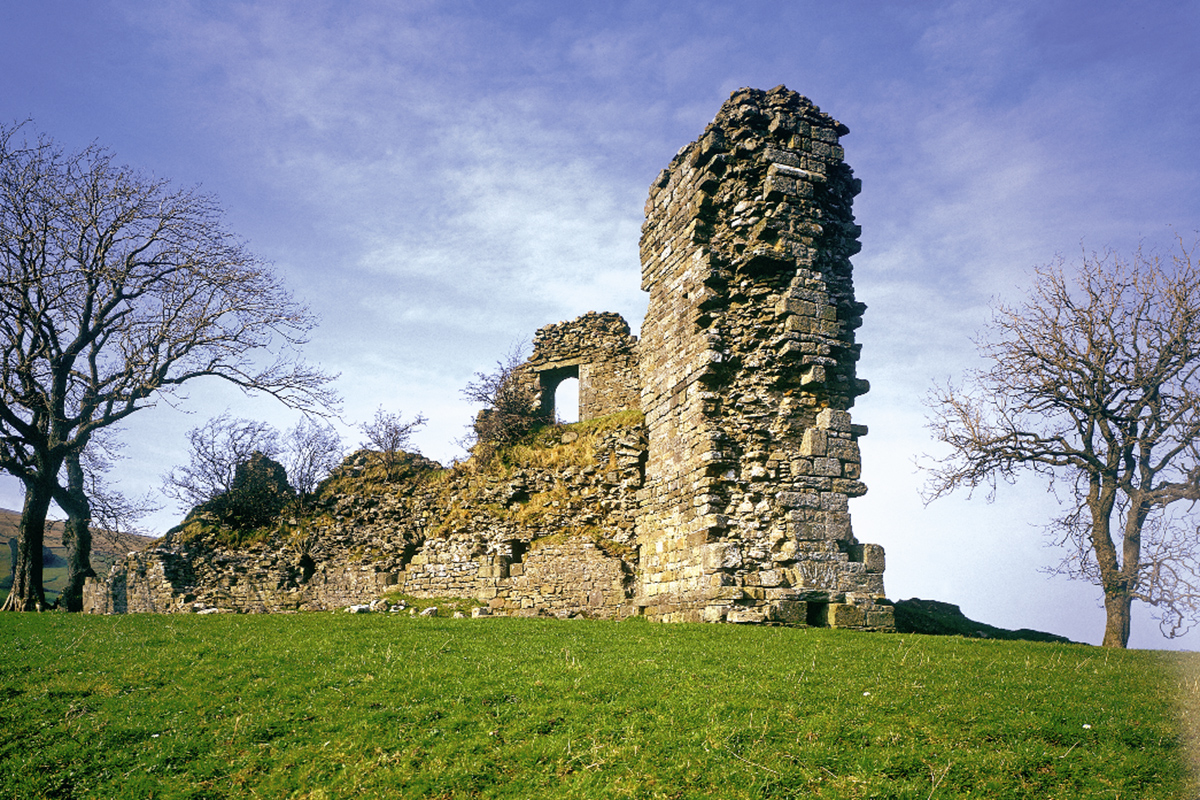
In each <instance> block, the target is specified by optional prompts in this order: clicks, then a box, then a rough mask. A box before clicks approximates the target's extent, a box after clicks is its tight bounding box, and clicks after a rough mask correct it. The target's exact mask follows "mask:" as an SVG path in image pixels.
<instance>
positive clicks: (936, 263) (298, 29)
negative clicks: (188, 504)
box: [0, 0, 1200, 648]
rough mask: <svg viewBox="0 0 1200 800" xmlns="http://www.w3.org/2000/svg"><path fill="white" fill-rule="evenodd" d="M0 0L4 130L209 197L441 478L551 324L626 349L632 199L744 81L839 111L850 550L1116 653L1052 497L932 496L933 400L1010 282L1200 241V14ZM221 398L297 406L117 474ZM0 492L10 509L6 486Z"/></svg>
mask: <svg viewBox="0 0 1200 800" xmlns="http://www.w3.org/2000/svg"><path fill="white" fill-rule="evenodd" d="M574 6H578V7H577V8H576V7H574ZM0 7H2V9H3V15H2V17H0V18H2V19H3V24H2V25H0V119H2V120H4V121H5V122H6V123H11V122H15V121H19V120H22V119H25V118H32V119H33V121H34V122H35V124H36V127H37V129H38V130H39V131H41V132H44V133H47V134H49V135H51V136H53V137H55V138H56V139H58V140H59V141H60V142H62V143H63V144H64V145H66V146H68V147H71V148H75V147H81V146H84V145H86V144H88V143H90V142H92V141H99V142H101V143H103V144H105V145H107V146H109V147H111V148H112V149H113V150H114V151H115V152H116V153H117V156H118V158H119V160H120V161H123V162H125V163H129V164H131V165H134V166H137V167H139V168H141V169H143V170H145V171H146V172H148V173H153V174H155V175H159V176H165V177H170V178H171V179H173V180H174V181H176V182H177V183H180V184H187V185H192V184H200V185H202V187H203V188H204V189H205V190H206V191H209V192H212V193H213V194H215V195H216V196H217V197H219V199H220V201H221V203H222V205H223V206H224V207H225V209H226V210H227V224H228V227H229V228H230V229H232V230H234V231H236V232H237V233H238V234H239V235H241V236H243V237H245V238H246V239H247V240H248V241H249V243H250V245H251V247H252V248H253V249H254V250H255V251H256V252H257V253H258V254H259V255H261V256H263V257H265V258H267V259H269V260H271V261H273V262H274V263H275V265H276V268H277V269H278V271H279V272H280V274H281V275H282V276H283V277H284V279H285V280H286V282H287V283H288V285H289V286H290V287H291V288H292V289H293V291H294V292H295V293H296V295H297V296H298V297H299V298H300V299H302V300H304V301H305V302H307V303H308V304H309V305H310V306H311V307H312V308H313V310H314V311H316V312H317V313H318V314H319V315H320V317H321V319H322V324H321V327H320V328H319V329H318V330H317V331H316V333H315V335H314V336H313V340H312V342H311V344H310V346H309V348H308V349H307V351H306V352H307V354H308V356H309V358H310V359H311V360H313V361H316V362H319V363H321V364H322V365H324V366H325V367H326V368H327V369H330V370H332V371H336V372H339V373H341V378H340V379H339V382H338V389H339V390H340V391H341V393H342V394H343V395H344V396H345V398H346V404H345V418H346V420H347V422H348V423H349V426H353V425H354V424H355V423H358V422H362V421H365V420H367V419H369V418H370V417H371V416H372V414H373V413H374V411H375V409H376V408H377V407H379V406H381V405H382V406H384V407H386V408H388V409H390V410H403V411H405V412H408V413H409V414H414V413H417V412H421V413H424V414H425V415H426V416H427V417H429V420H430V422H429V425H428V426H427V428H426V429H425V430H424V431H422V432H421V433H420V434H419V435H418V436H417V437H416V442H417V444H418V445H419V446H420V448H421V450H422V451H423V452H424V453H425V454H426V455H428V456H431V457H433V458H437V459H439V460H442V461H448V460H450V459H451V458H453V457H455V456H456V455H460V454H461V450H460V449H459V448H458V446H457V445H456V444H455V443H454V442H455V440H456V439H458V438H459V437H460V436H461V435H462V433H463V431H464V428H465V426H466V424H467V422H468V421H469V420H470V418H471V416H472V414H473V409H472V408H471V407H470V406H469V405H468V404H466V403H465V402H464V401H463V400H462V399H461V397H460V395H459V390H460V389H461V388H462V387H463V386H464V385H465V384H466V383H467V382H468V381H469V380H470V379H471V376H472V374H473V373H474V372H475V371H477V370H486V369H488V368H489V367H490V366H491V365H493V364H494V362H495V361H496V360H497V359H498V358H501V357H502V356H503V355H504V354H505V353H506V352H507V351H508V350H509V348H510V347H511V346H512V345H514V344H519V343H521V342H525V341H528V340H529V339H530V338H532V335H533V333H534V331H535V330H536V329H537V328H538V327H539V326H541V325H544V324H548V323H551V322H557V321H560V320H566V319H571V318H574V317H576V316H578V315H580V314H582V313H584V312H586V311H589V310H597V311H618V312H620V313H622V314H623V315H625V317H626V319H628V320H629V322H630V324H631V325H632V326H633V327H634V329H635V330H636V329H637V327H638V326H639V325H640V323H641V319H642V316H643V314H644V313H645V297H644V295H643V294H642V292H640V290H639V289H638V282H639V277H640V270H639V264H638V257H637V239H638V233H639V229H640V225H641V221H642V206H643V204H644V202H645V198H646V193H647V189H648V187H649V185H650V182H651V181H652V180H653V178H654V177H655V175H656V174H657V173H658V171H659V170H660V169H662V168H663V167H664V166H666V164H667V162H668V161H669V160H670V159H671V157H672V156H673V155H674V153H675V152H676V151H677V150H678V149H679V148H680V147H682V146H684V145H685V144H687V143H688V142H690V141H691V140H692V139H694V138H696V136H697V135H698V134H699V133H700V132H701V131H702V130H703V128H704V126H705V125H706V124H707V123H708V122H709V121H710V120H711V119H712V117H713V116H714V115H715V113H716V111H717V109H718V108H719V107H720V105H721V103H722V102H723V101H724V100H725V98H726V97H728V95H729V93H730V92H731V91H733V90H734V89H737V88H739V87H742V86H754V87H758V88H764V89H766V88H771V87H773V86H775V85H778V84H781V83H782V84H786V85H787V86H788V87H789V88H792V89H795V90H796V91H799V92H801V93H802V94H805V95H807V96H808V97H810V98H811V99H812V100H813V101H814V102H816V103H817V104H818V105H819V106H820V107H821V108H822V109H823V110H825V111H827V112H828V113H830V114H831V115H833V116H834V117H836V118H837V119H839V120H841V121H842V122H843V123H845V124H846V125H847V126H849V128H850V131H851V132H850V135H849V136H847V137H845V138H844V139H843V144H844V146H845V148H846V159H847V161H848V163H849V164H850V165H851V166H852V167H853V168H854V170H855V172H856V174H857V176H858V177H859V178H861V179H862V182H863V192H862V194H861V195H860V196H859V198H858V199H857V201H856V205H855V214H856V217H857V221H858V223H859V224H860V225H861V226H862V228H863V235H862V244H863V250H862V252H861V253H860V254H859V255H858V256H856V257H855V259H854V264H855V282H856V287H857V292H858V296H859V299H860V300H863V301H864V302H866V303H867V305H868V310H867V313H866V317H865V324H864V327H863V328H862V329H860V331H859V332H858V333H859V341H861V342H862V343H863V359H862V361H861V363H860V370H859V374H860V376H862V377H865V378H867V379H869V380H870V381H871V384H872V390H871V392H870V394H868V395H866V396H865V397H863V398H861V399H860V401H859V403H858V405H857V407H856V408H855V410H854V416H855V420H856V422H861V423H864V424H867V425H868V426H869V427H870V429H871V433H870V435H869V436H868V437H867V438H865V439H864V440H863V441H862V448H863V458H864V480H865V481H866V482H867V484H868V486H870V493H869V494H868V495H867V497H865V498H862V499H860V500H856V501H855V502H854V503H853V504H852V505H851V511H852V514H853V517H854V525H855V530H856V533H857V535H858V538H859V539H860V540H862V541H869V542H877V543H880V544H883V545H884V546H885V547H886V548H887V552H888V572H887V587H888V593H889V595H890V596H891V597H893V598H896V599H900V598H906V597H912V596H918V597H924V598H933V599H940V600H946V601H949V602H954V603H958V604H960V605H961V606H962V607H963V610H964V611H965V612H966V613H967V614H968V615H970V616H972V617H974V618H976V619H980V620H981V621H984V622H988V623H991V624H996V625H1003V626H1006V627H1033V628H1040V629H1044V630H1051V631H1054V632H1056V633H1061V634H1064V635H1067V636H1070V637H1072V638H1075V639H1078V640H1082V641H1091V642H1098V641H1099V638H1100V635H1101V633H1102V629H1103V612H1102V610H1101V608H1100V606H1099V593H1098V590H1096V589H1095V588H1093V587H1091V586H1088V585H1085V584H1079V583H1072V582H1069V581H1066V580H1065V579H1062V578H1050V577H1048V576H1047V575H1045V574H1043V573H1042V572H1040V571H1039V569H1040V568H1041V567H1044V566H1046V565H1049V564H1052V563H1054V562H1055V561H1056V560H1057V558H1058V555H1057V554H1056V552H1055V551H1054V550H1053V549H1050V548H1047V547H1046V546H1045V539H1044V537H1043V536H1042V534H1041V532H1040V529H1039V527H1038V525H1039V523H1040V521H1041V520H1044V519H1046V518H1049V517H1050V516H1051V515H1052V514H1053V513H1054V510H1055V504H1054V499H1053V498H1052V497H1050V496H1048V495H1047V494H1046V492H1045V490H1044V488H1043V487H1042V486H1041V485H1039V484H1037V483H1035V482H1032V481H1031V482H1029V483H1023V484H1019V485H1018V486H1017V487H1013V488H1006V489H1003V490H1002V491H1001V492H1000V495H999V497H998V499H997V502H996V503H994V504H992V505H988V504H987V503H985V502H984V500H983V499H982V498H976V499H973V500H968V499H967V498H965V497H961V498H960V497H953V498H950V499H947V500H940V501H938V502H937V503H935V504H933V505H932V506H930V507H928V508H925V507H923V506H922V504H921V502H920V499H919V497H918V495H917V490H918V488H919V486H920V484H921V476H920V475H919V474H916V473H915V470H914V466H913V461H914V459H915V458H916V457H917V456H918V455H920V454H921V453H924V452H931V451H933V450H934V445H933V443H932V442H931V441H930V440H929V437H928V435H927V434H926V432H925V430H924V427H923V425H924V409H923V407H922V406H921V402H920V401H921V398H922V397H923V396H924V394H925V393H926V391H927V390H928V388H929V386H930V384H931V382H932V381H934V380H944V379H946V378H949V377H952V376H956V375H959V374H961V373H962V371H963V370H964V369H967V368H969V367H971V366H973V365H975V364H976V363H977V361H976V355H975V351H974V346H973V345H972V342H971V337H972V336H973V335H974V334H975V333H976V332H977V331H978V330H979V329H980V328H981V327H982V326H983V325H984V324H985V323H986V321H987V319H988V309H989V303H990V302H992V300H993V299H994V298H997V297H1001V298H1010V299H1015V298H1017V297H1019V296H1020V292H1021V288H1022V287H1023V286H1025V285H1027V281H1028V277H1029V274H1030V273H1029V270H1030V268H1031V267H1033V266H1035V265H1038V264H1044V263H1047V262H1049V261H1051V260H1052V259H1053V258H1054V257H1055V256H1056V255H1060V254H1061V255H1063V256H1066V257H1067V258H1073V257H1075V256H1076V255H1077V254H1078V253H1080V252H1081V249H1082V248H1084V247H1086V248H1088V249H1103V248H1106V247H1112V248H1115V249H1117V250H1121V251H1125V252H1130V251H1132V250H1133V249H1134V248H1136V247H1137V246H1138V244H1139V243H1141V242H1144V243H1146V244H1147V245H1149V246H1159V247H1168V246H1169V245H1170V243H1171V239H1172V237H1173V235H1174V233H1176V232H1177V233H1179V234H1182V235H1183V236H1185V238H1194V237H1195V236H1196V234H1195V231H1196V229H1197V228H1198V227H1200V192H1198V191H1197V189H1196V187H1197V186H1198V185H1200V180H1198V178H1200V146H1198V144H1200V136H1198V132H1200V55H1198V53H1200V51H1198V49H1197V48H1196V46H1195V42H1196V41H1197V34H1200V4H1198V3H1196V2H1153V0H1151V1H1150V2H1147V1H1146V0H1142V2H1138V3H1132V2H1129V3H1117V2H1086V3H1084V2H1054V1H1053V0H1041V1H1040V2H1006V3H975V2H936V1H933V0H931V1H930V2H895V1H892V2H865V1H864V2H854V1H853V0H847V2H842V3H828V2H808V1H807V0H794V1H792V2H766V1H765V0H743V1H742V2H739V3H736V4H735V3H725V2H695V1H690V2H657V3H656V2H651V1H650V0H640V1H639V2H628V3H626V2H594V3H586V4H583V3H580V4H568V3H563V2H510V3H499V2H482V1H480V2H466V1H464V2H416V1H414V2H394V1H393V2H385V1H384V0H355V1H353V2H344V1H343V2H318V1H316V0H306V2H303V3H298V2H291V3H286V2H271V1H268V0H262V1H260V2H255V1H254V0H248V1H247V2H234V1H230V2H214V1H212V0H205V1H203V2H201V0H153V1H152V2H151V1H150V0H145V1H143V0H127V1H124V2H122V1H121V0H86V1H85V0H45V2H41V3H36V4H35V3H27V2H18V1H17V0H2V1H0ZM225 408H230V409H231V410H232V411H233V413H234V414H236V415H240V416H250V417H257V418H263V419H268V420H270V421H273V422H275V423H276V424H278V425H280V426H286V425H289V424H291V423H292V422H293V421H294V420H293V417H291V416H289V415H288V413H287V412H286V411H284V410H281V409H279V408H276V407H273V406H272V405H271V404H269V403H267V402H265V401H246V400H243V399H242V398H241V397H240V396H239V395H237V394H236V393H233V392H231V391H229V390H228V389H227V388H225V387H222V386H220V385H203V386H201V385H198V386H197V387H196V388H195V389H194V390H193V391H192V392H191V397H190V399H189V400H188V401H187V402H186V403H184V404H182V405H181V406H180V407H179V408H171V407H168V406H161V407H159V408H156V409H154V410H152V411H147V412H143V413H142V414H141V415H139V416H138V417H135V418H134V421H133V422H132V423H131V424H130V425H129V426H128V427H127V429H126V431H125V438H126V439H127V440H128V442H129V447H128V450H127V453H128V455H129V456H130V458H129V459H128V460H127V461H126V462H124V463H123V464H122V466H121V477H122V486H123V488H124V489H125V490H126V491H128V492H130V493H134V494H136V493H139V492H141V491H145V490H147V489H150V488H154V487H156V486H157V485H158V484H159V483H160V476H161V474H162V473H163V472H165V471H166V470H167V469H169V468H170V467H171V466H172V465H173V464H175V463H177V462H178V461H180V460H181V459H182V458H183V452H184V447H185V440H184V432H185V431H186V430H187V429H188V428H189V427H193V426H195V425H198V424H201V423H202V422H204V421H205V420H206V419H208V417H209V416H212V415H215V414H217V413H219V412H220V411H222V410H224V409H225ZM345 430H346V433H347V438H348V439H349V440H351V442H352V443H357V441H358V434H357V433H356V432H355V431H354V430H353V428H352V427H347V428H346V429H345ZM0 506H6V507H9V508H19V507H20V494H19V490H18V487H17V486H16V485H15V484H14V483H13V482H11V481H8V480H5V481H3V482H0ZM177 518H178V514H177V513H176V512H175V511H174V510H173V509H168V510H166V511H164V512H163V513H161V514H159V515H158V516H156V517H155V518H154V520H153V523H152V524H153V525H154V526H155V527H156V528H157V529H158V530H164V529H165V528H166V527H169V526H170V525H171V524H172V523H173V522H174V521H175V520H177ZM1131 643H1132V644H1133V645H1134V646H1142V647H1160V646H1185V647H1188V648H1196V647H1200V634H1196V635H1193V636H1191V637H1189V638H1187V639H1184V640H1177V641H1176V642H1175V643H1173V644H1172V643H1168V642H1165V641H1164V640H1163V639H1162V638H1161V636H1160V635H1159V634H1158V632H1157V628H1156V626H1155V625H1154V623H1153V621H1152V620H1150V619H1149V617H1148V615H1146V614H1142V615H1140V616H1139V617H1138V619H1137V620H1136V622H1135V630H1134V635H1133V639H1132V642H1131Z"/></svg>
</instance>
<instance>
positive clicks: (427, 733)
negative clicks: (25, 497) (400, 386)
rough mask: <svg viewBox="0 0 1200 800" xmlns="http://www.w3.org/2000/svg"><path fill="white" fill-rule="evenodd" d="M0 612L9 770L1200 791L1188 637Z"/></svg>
mask: <svg viewBox="0 0 1200 800" xmlns="http://www.w3.org/2000/svg"><path fill="white" fill-rule="evenodd" d="M0 637H2V638H0V641H2V642H3V644H4V647H3V651H2V655H0V730H2V731H3V736H0V796H3V797H13V798H29V797H64V798H65V797H96V798H112V797H131V798H132V797H138V798H142V797H190V798H220V797H295V798H342V797H344V798H358V797H364V796H365V797H445V798H457V797H512V798H526V797H575V798H603V797H647V798H649V797H669V798H687V797H722V798H726V797H728V798H781V797H805V798H807V797H821V798H868V797H897V798H920V799H921V800H928V798H933V797H995V798H1021V797H1028V798H1039V800H1042V799H1044V798H1081V797H1105V798H1177V797H1195V796H1196V788H1197V787H1196V785H1195V784H1192V783H1190V782H1189V778H1188V776H1187V772H1186V769H1185V766H1184V760H1185V758H1184V753H1185V750H1186V746H1185V741H1184V737H1182V736H1181V733H1180V729H1179V713H1180V712H1179V709H1178V708H1177V706H1176V704H1177V701H1178V698H1179V696H1180V692H1181V689H1184V688H1189V687H1190V688H1189V691H1191V694H1190V695H1189V696H1190V697H1191V701H1192V702H1194V701H1195V698H1196V696H1200V691H1196V690H1195V689H1196V686H1197V685H1198V684H1197V681H1196V680H1195V678H1194V676H1195V675H1196V674H1198V673H1200V670H1198V669H1197V666H1198V660H1197V659H1198V657H1197V656H1193V655H1186V654H1172V653H1163V652H1152V651H1141V652H1109V651H1102V650H1099V649H1095V648H1090V647H1085V646H1079V645H1057V644H1040V643H1025V642H1015V643H1014V642H995V641H978V640H965V639H952V638H934V637H923V636H917V635H879V634H862V633H852V632H844V631H831V630H816V629H812V630H796V629H786V628H740V627H734V626H701V625H650V624H644V623H630V622H625V623H599V622H576V621H556V620H537V619H483V620H452V619H440V618H438V619H415V620H414V619H410V618H408V617H407V615H403V617H402V618H397V617H396V615H391V616H383V615H370V616H352V615H347V614H309V615H278V616H207V617H195V616H122V617H80V616H68V615H63V614H43V615H14V614H5V615H0ZM1184 676H1193V677H1184ZM1189 681H1190V683H1189ZM1089 726H1090V727H1089Z"/></svg>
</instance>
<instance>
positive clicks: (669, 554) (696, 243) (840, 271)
mask: <svg viewBox="0 0 1200 800" xmlns="http://www.w3.org/2000/svg"><path fill="white" fill-rule="evenodd" d="M845 133H847V129H846V128H845V127H844V126H843V125H841V124H840V123H838V122H837V121H836V120H834V119H832V118H831V117H829V116H828V115H826V114H825V113H823V112H821V111H820V110H819V109H818V108H817V107H816V106H814V105H813V104H812V103H811V102H810V101H809V100H808V99H807V98H804V97H802V96H800V95H798V94H796V93H795V92H792V91H789V90H787V89H786V88H784V87H782V86H781V87H778V88H776V89H773V90H771V91H770V92H763V91H758V90H753V89H743V90H741V91H739V92H735V93H734V94H733V96H732V97H730V99H729V100H728V101H727V102H726V103H725V105H724V106H722V108H721V110H720V112H719V113H718V114H717V117H716V119H715V120H714V121H713V123H712V124H711V125H709V126H708V128H707V129H706V130H705V132H704V135H703V136H701V137H700V139H698V140H697V141H696V142H694V143H692V144H691V145H689V146H687V147H685V148H684V149H683V150H681V151H680V152H679V154H678V155H677V156H676V157H675V158H674V160H672V162H671V164H670V166H668V167H667V169H665V170H664V171H663V172H662V173H661V174H660V175H659V177H658V179H657V180H656V181H655V183H654V185H653V186H652V187H651V189H650V198H649V201H648V202H647V204H646V222H645V225H644V226H643V229H642V241H641V252H642V288H643V289H644V290H646V291H648V292H649V293H650V303H649V310H648V312H647V314H646V321H645V324H644V325H643V326H642V331H641V334H642V340H641V345H640V353H641V376H642V402H641V405H642V410H643V411H644V412H645V415H646V425H647V428H648V430H649V434H650V450H649V460H648V463H647V468H646V484H647V485H646V490H645V494H646V497H645V501H644V505H643V508H642V512H641V514H640V516H639V519H638V530H639V542H640V545H641V563H640V573H641V576H642V590H643V594H642V596H641V597H640V598H639V603H640V604H642V606H643V607H644V609H645V613H646V614H647V615H648V616H650V617H652V618H654V619H662V620H697V621H698V620H708V621H719V620H733V621H759V620H771V619H777V620H785V621H805V620H807V621H810V622H820V621H823V620H827V619H829V615H830V614H832V615H833V619H834V620H835V622H836V623H837V624H841V625H846V626H850V627H886V626H888V625H890V612H891V609H890V608H889V607H886V606H877V605H876V603H875V600H876V599H882V597H883V578H882V572H883V554H882V550H881V549H880V548H878V547H874V546H871V545H866V546H861V545H859V544H858V543H857V542H856V541H855V539H854V536H853V533H852V531H851V527H850V516H849V512H848V507H847V501H848V499H849V498H851V497H857V496H859V495H862V494H863V493H864V492H865V491H866V487H865V486H864V485H863V484H862V483H861V482H860V481H859V476H860V459H859V451H858V443H857V440H858V437H859V436H861V435H863V434H864V433H865V432H866V431H865V429H864V428H862V427H861V426H856V425H853V424H851V421H850V415H849V413H847V412H848V409H849V408H850V407H851V406H852V405H853V402H854V398H855V397H856V396H858V395H860V394H862V393H864V392H866V391H867V388H868V387H867V383H866V381H863V380H860V379H858V377H857V375H856V374H855V362H856V361H857V360H858V355H859V346H858V345H857V344H856V343H855V341H854V330H855V329H856V328H858V327H859V325H860V324H861V322H862V313H863V310H864V308H865V306H864V305H863V304H862V303H859V302H857V301H856V300H855V298H854V287H853V283H852V281H851V265H850V256H851V255H853V254H854V253H856V252H858V250H859V245H858V241H857V239H858V234H859V228H858V227H857V226H856V225H855V224H854V217H853V215H852V214H851V202H852V199H853V197H854V195H855V194H857V193H858V190H859V182H858V181H857V180H856V179H855V178H854V176H853V173H852V172H851V170H850V168H849V167H848V166H847V165H846V164H845V163H844V162H843V161H842V148H841V147H840V146H839V145H838V139H839V136H842V135H844V134H845Z"/></svg>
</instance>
